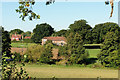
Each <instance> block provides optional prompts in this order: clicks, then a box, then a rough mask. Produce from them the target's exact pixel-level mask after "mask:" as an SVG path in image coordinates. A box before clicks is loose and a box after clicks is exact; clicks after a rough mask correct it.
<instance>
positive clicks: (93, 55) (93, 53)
mask: <svg viewBox="0 0 120 80" xmlns="http://www.w3.org/2000/svg"><path fill="white" fill-rule="evenodd" d="M86 50H87V51H88V52H89V54H90V58H97V54H98V53H100V50H101V49H86Z"/></svg>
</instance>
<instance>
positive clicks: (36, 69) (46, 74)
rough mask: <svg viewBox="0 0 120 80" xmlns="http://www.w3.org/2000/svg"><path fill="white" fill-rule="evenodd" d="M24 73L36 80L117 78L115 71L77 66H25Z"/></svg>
mask: <svg viewBox="0 0 120 80" xmlns="http://www.w3.org/2000/svg"><path fill="white" fill-rule="evenodd" d="M25 69H26V71H27V72H28V74H29V75H30V76H31V77H36V78H52V77H53V76H55V77H56V78H97V77H100V76H101V78H117V77H118V71H117V70H115V69H95V68H88V67H79V66H59V65H38V64H27V65H26V66H25Z"/></svg>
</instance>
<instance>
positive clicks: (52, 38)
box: [43, 37, 66, 41]
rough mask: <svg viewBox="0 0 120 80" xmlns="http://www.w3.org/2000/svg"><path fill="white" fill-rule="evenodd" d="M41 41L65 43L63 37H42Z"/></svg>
mask: <svg viewBox="0 0 120 80" xmlns="http://www.w3.org/2000/svg"><path fill="white" fill-rule="evenodd" d="M43 39H47V40H52V41H66V38H65V37H44V38H43Z"/></svg>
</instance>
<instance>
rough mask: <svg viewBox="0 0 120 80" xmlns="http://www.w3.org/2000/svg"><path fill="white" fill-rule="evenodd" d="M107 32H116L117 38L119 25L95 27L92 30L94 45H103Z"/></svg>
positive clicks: (110, 24) (98, 25)
mask: <svg viewBox="0 0 120 80" xmlns="http://www.w3.org/2000/svg"><path fill="white" fill-rule="evenodd" d="M107 32H114V33H115V34H116V35H117V36H119V35H120V34H119V32H120V27H119V26H118V24H116V23H112V22H107V23H103V24H97V25H95V27H94V28H93V30H92V38H93V43H102V42H103V41H104V36H105V34H106V33H107Z"/></svg>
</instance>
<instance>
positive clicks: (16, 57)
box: [14, 52, 22, 62]
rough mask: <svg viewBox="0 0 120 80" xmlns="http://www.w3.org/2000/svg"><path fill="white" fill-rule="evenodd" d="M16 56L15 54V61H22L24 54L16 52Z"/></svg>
mask: <svg viewBox="0 0 120 80" xmlns="http://www.w3.org/2000/svg"><path fill="white" fill-rule="evenodd" d="M14 56H15V58H14V60H15V61H18V62H21V61H22V56H21V55H20V53H16V52H15V53H14Z"/></svg>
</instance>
